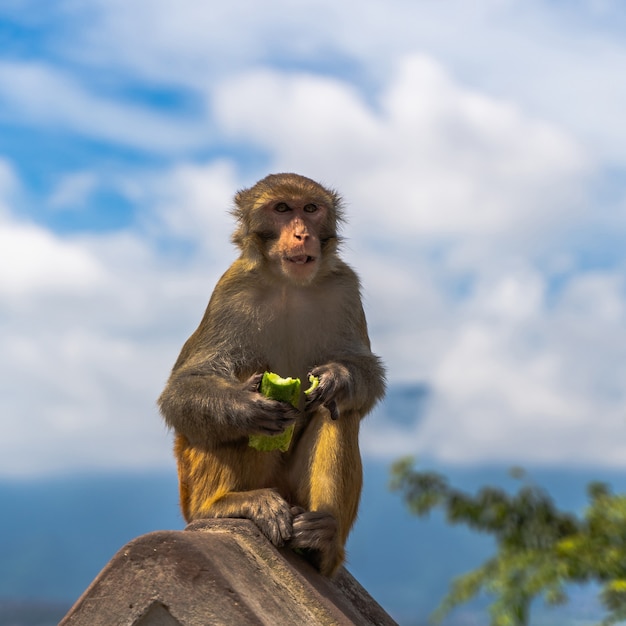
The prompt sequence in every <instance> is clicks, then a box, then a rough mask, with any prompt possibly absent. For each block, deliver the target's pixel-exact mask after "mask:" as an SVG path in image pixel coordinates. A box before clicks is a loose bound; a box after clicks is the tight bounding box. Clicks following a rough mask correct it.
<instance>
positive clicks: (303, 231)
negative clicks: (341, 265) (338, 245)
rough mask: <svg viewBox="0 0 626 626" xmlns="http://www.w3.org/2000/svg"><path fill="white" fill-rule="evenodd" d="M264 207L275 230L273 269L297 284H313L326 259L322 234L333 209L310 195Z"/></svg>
mask: <svg viewBox="0 0 626 626" xmlns="http://www.w3.org/2000/svg"><path fill="white" fill-rule="evenodd" d="M262 210H263V212H264V213H265V220H264V221H265V223H266V224H267V225H268V226H269V229H270V230H269V232H268V233H267V234H268V235H270V233H271V235H270V236H268V237H267V243H268V246H267V250H266V254H267V259H268V261H269V262H270V264H271V265H272V268H273V269H274V271H275V272H279V273H280V274H281V275H282V276H284V277H285V278H287V279H288V280H290V281H292V282H294V283H296V284H299V285H306V284H309V283H310V282H311V281H312V280H313V279H314V278H315V275H316V274H317V272H318V270H319V267H320V263H321V261H322V244H321V233H322V231H323V229H324V226H325V224H326V223H327V220H328V211H329V209H328V208H327V207H326V206H325V205H324V204H321V203H314V202H311V201H310V200H308V199H306V198H305V199H299V198H290V199H285V200H278V201H275V202H273V203H271V204H269V205H266V206H265V207H263V209H262Z"/></svg>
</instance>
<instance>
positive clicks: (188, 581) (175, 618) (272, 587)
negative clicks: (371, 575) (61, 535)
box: [60, 519, 395, 626]
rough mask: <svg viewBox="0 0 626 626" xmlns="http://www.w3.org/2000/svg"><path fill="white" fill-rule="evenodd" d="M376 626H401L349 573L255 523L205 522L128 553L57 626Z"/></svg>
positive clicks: (138, 543) (142, 542)
mask: <svg viewBox="0 0 626 626" xmlns="http://www.w3.org/2000/svg"><path fill="white" fill-rule="evenodd" d="M213 624H215V625H218V624H219V625H223V624H242V625H246V624H263V625H268V626H282V625H286V626H288V625H291V624H293V625H294V626H295V625H297V626H308V625H318V624H319V625H331V624H333V625H340V626H342V625H348V624H359V625H379V626H391V625H393V624H395V622H394V621H393V620H392V619H391V617H390V616H389V615H387V613H385V611H384V610H383V609H382V608H381V607H380V605H379V604H377V603H376V602H375V601H374V600H373V599H372V597H371V596H370V595H369V594H368V593H367V592H366V591H365V589H363V587H361V585H359V583H358V582H357V581H356V580H355V579H354V578H353V577H352V576H351V575H350V574H349V573H348V571H347V570H345V569H343V568H342V569H341V570H340V572H339V574H338V575H337V576H336V577H335V578H334V579H333V580H329V579H327V578H325V577H323V576H321V575H320V574H319V573H318V572H317V571H316V570H315V569H314V568H313V567H311V566H310V565H309V564H308V563H307V562H306V561H305V560H304V559H302V558H301V557H299V556H298V555H297V554H295V553H294V552H292V551H291V550H289V549H288V548H282V549H280V550H278V549H276V548H275V547H274V546H273V545H272V544H271V543H270V542H269V541H267V539H266V538H265V537H264V536H263V535H262V534H261V532H260V531H259V530H258V528H257V527H256V526H255V525H254V524H253V523H252V522H250V521H249V520H241V519H221V520H217V519H216V520H203V521H201V522H195V523H193V524H190V525H189V526H188V527H187V528H186V529H185V530H183V531H159V532H153V533H149V534H147V535H143V536H141V537H138V538H137V539H135V540H133V541H131V542H130V543H128V544H127V545H126V546H124V547H123V548H122V549H121V550H120V551H119V552H118V553H117V554H116V555H115V556H114V557H113V558H112V559H111V561H109V563H108V564H107V565H106V567H105V568H104V569H103V570H102V572H100V574H99V575H98V576H97V577H96V579H95V580H94V581H93V583H92V584H91V585H90V586H89V587H88V588H87V590H86V591H85V592H84V593H83V595H82V596H81V597H80V598H79V599H78V601H77V602H76V604H75V605H74V606H73V607H72V609H70V611H69V613H68V614H67V615H66V616H65V618H64V619H63V620H62V621H61V624H60V626H117V625H119V626H210V625H213Z"/></svg>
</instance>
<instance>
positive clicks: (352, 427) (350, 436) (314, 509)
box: [290, 409, 363, 576]
mask: <svg viewBox="0 0 626 626" xmlns="http://www.w3.org/2000/svg"><path fill="white" fill-rule="evenodd" d="M359 424H360V418H359V417H358V416H357V415H354V414H349V413H345V414H342V415H341V416H340V417H339V419H337V420H332V419H331V418H330V415H329V414H328V412H327V411H326V410H324V409H322V410H320V411H318V412H317V413H316V414H315V416H314V417H313V418H312V419H311V421H310V422H309V423H308V424H307V426H306V429H305V431H304V433H303V434H302V436H301V438H300V439H299V440H298V443H297V445H296V447H295V449H294V450H293V452H292V453H291V459H290V461H291V462H290V478H291V479H292V480H293V481H294V486H293V489H294V493H295V494H296V501H297V504H298V505H299V506H301V507H303V508H304V509H305V511H304V512H302V513H300V514H297V515H296V516H295V517H294V521H293V536H292V540H291V544H290V545H292V546H293V547H296V548H300V549H303V550H304V551H305V552H308V553H309V557H310V559H311V560H312V561H313V563H314V564H315V565H316V566H317V567H318V568H319V569H320V571H321V572H322V574H324V575H326V576H332V574H333V573H334V572H335V571H336V570H337V568H338V567H339V566H340V565H341V564H342V563H343V561H344V557H345V550H344V546H345V543H346V540H347V538H348V534H349V532H350V529H351V528H352V525H353V523H354V520H355V518H356V514H357V509H358V506H359V499H360V496H361V487H362V484H363V471H362V465H361V455H360V452H359V440H358V437H359Z"/></svg>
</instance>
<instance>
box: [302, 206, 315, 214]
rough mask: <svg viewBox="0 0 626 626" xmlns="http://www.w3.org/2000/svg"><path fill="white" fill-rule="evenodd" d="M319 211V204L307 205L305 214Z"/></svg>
mask: <svg viewBox="0 0 626 626" xmlns="http://www.w3.org/2000/svg"><path fill="white" fill-rule="evenodd" d="M315 211H317V204H305V205H304V212H305V213H315Z"/></svg>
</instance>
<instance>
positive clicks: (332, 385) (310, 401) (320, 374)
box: [306, 363, 352, 420]
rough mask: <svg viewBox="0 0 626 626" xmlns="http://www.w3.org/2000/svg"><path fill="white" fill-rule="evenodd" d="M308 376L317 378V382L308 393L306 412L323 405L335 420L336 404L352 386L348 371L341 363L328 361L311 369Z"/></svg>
mask: <svg viewBox="0 0 626 626" xmlns="http://www.w3.org/2000/svg"><path fill="white" fill-rule="evenodd" d="M309 376H316V377H317V378H319V384H318V385H317V387H316V388H315V389H313V391H311V393H310V394H308V398H307V403H306V410H307V412H312V411H314V410H315V409H317V408H318V407H320V406H324V407H326V409H328V411H329V413H330V417H331V419H334V420H336V419H337V418H338V417H339V408H338V406H337V404H338V403H340V402H341V401H342V400H343V399H344V398H346V397H347V396H348V395H349V393H350V389H351V386H352V384H351V383H352V379H351V377H350V371H349V370H348V368H347V367H346V366H345V365H342V364H341V363H328V364H326V365H320V366H319V367H315V368H314V369H312V370H311V371H310V372H309Z"/></svg>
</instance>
